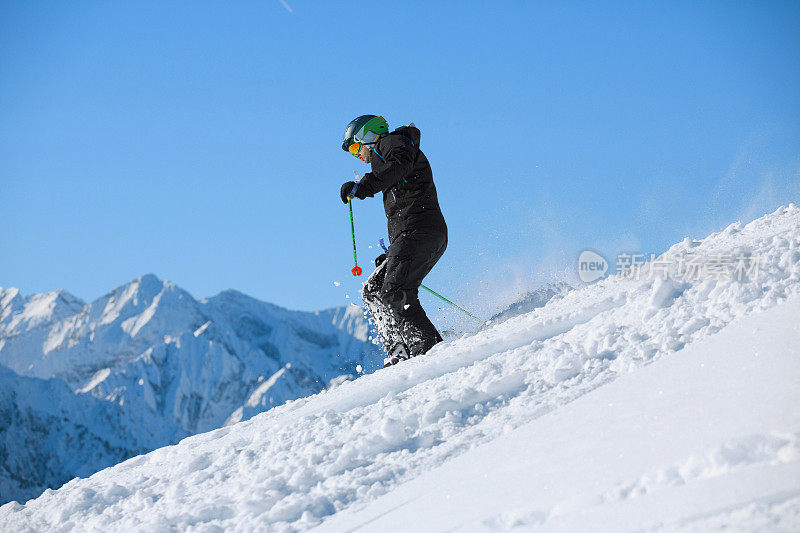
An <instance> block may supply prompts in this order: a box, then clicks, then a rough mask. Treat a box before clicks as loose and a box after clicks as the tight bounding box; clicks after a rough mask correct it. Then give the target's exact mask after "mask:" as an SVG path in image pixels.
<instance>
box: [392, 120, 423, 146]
mask: <svg viewBox="0 0 800 533" xmlns="http://www.w3.org/2000/svg"><path fill="white" fill-rule="evenodd" d="M389 135H403V136H405V137H408V138H409V139H411V141H412V142H413V143H414V146H419V139H420V137H421V136H422V132H420V131H419V128H417V127H416V126H414V124H413V123H411V124H409V125H408V126H400V127H399V128H397V129H396V130H394V131H393V132H391V133H390V134H389Z"/></svg>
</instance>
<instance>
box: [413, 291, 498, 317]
mask: <svg viewBox="0 0 800 533" xmlns="http://www.w3.org/2000/svg"><path fill="white" fill-rule="evenodd" d="M419 287H420V288H421V289H425V290H426V291H428V292H429V293H431V294H433V295H434V296H436V297H437V298H440V299H442V300H444V301H445V302H447V303H449V304H450V305H452V306H453V307H455V308H456V309H458V310H459V311H461V312H462V313H466V314H467V315H468V316H471V317H472V318H474V319H475V320H478V321H480V322H483V321H482V320H481V319H480V318H478V317H476V316H475V315H473V314H472V313H470V312H469V311H467V310H466V309H464V308H463V307H460V306H458V305H456V304H454V303H453V302H451V301H450V300H448V299H447V298H445V297H444V296H442V295H441V294H439V293H438V292H436V291H434V290H433V289H429V288H428V287H426V286H425V285H420V286H419Z"/></svg>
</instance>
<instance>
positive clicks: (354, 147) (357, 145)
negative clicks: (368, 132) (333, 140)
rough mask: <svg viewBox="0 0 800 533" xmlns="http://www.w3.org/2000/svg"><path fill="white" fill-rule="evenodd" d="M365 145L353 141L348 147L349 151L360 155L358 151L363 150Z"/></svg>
mask: <svg viewBox="0 0 800 533" xmlns="http://www.w3.org/2000/svg"><path fill="white" fill-rule="evenodd" d="M362 146H364V145H363V144H362V143H355V142H354V143H353V144H351V145H350V146H349V147H348V148H347V151H348V152H350V153H351V154H353V155H354V156H356V157H358V152H360V151H361V147H362Z"/></svg>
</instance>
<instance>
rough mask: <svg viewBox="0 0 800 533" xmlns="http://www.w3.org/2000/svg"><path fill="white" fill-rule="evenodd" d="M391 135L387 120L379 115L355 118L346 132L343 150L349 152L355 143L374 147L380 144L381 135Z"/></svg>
mask: <svg viewBox="0 0 800 533" xmlns="http://www.w3.org/2000/svg"><path fill="white" fill-rule="evenodd" d="M387 133H389V124H387V123H386V119H385V118H383V117H379V116H377V115H361V116H360V117H358V118H354V119H353V121H352V122H350V124H348V125H347V127H346V128H345V130H344V141H343V142H342V150H344V151H345V152H347V151H349V149H350V145H351V144H353V143H361V144H366V145H372V144H375V143H376V142H378V138H380V136H381V135H386V134H387Z"/></svg>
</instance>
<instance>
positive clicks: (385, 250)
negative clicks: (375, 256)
mask: <svg viewBox="0 0 800 533" xmlns="http://www.w3.org/2000/svg"><path fill="white" fill-rule="evenodd" d="M378 242H379V243H381V248H383V251H384V252H388V251H389V250H387V249H386V245H385V244H383V239H380V240H378Z"/></svg>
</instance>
